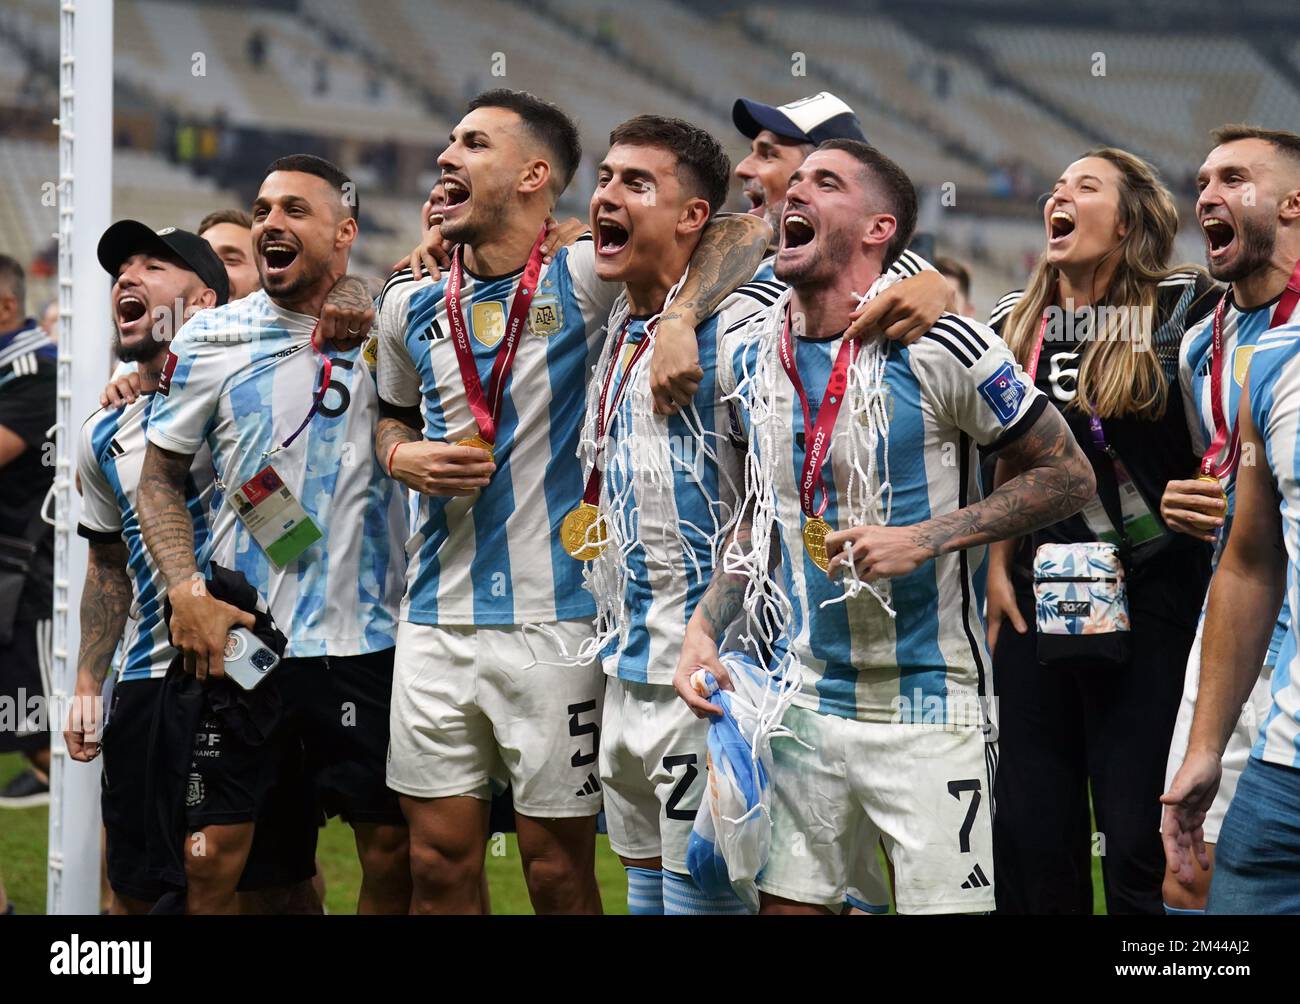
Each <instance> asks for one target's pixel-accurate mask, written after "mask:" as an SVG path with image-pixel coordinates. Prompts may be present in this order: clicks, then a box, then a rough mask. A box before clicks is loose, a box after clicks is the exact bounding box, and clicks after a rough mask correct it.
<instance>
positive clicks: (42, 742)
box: [0, 619, 63, 753]
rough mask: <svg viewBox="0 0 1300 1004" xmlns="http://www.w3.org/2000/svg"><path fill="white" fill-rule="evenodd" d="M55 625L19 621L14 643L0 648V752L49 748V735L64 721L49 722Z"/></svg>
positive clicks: (42, 621)
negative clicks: (47, 697)
mask: <svg viewBox="0 0 1300 1004" xmlns="http://www.w3.org/2000/svg"><path fill="white" fill-rule="evenodd" d="M53 627H54V622H53V621H50V620H48V619H47V620H39V621H34V620H20V621H18V622H16V623H15V624H14V636H13V640H12V641H11V642H10V643H9V644H8V645H7V646H6V647H4V648H0V753H36V752H38V751H39V750H43V749H48V748H49V745H50V733H51V732H62V731H63V722H52V721H49V714H50V709H49V706H48V704H47V702H46V700H45V698H46V695H48V694H49V693H50V689H51V686H50V666H51V665H52V663H51V648H52V646H51V644H50V641H51V638H52V632H53Z"/></svg>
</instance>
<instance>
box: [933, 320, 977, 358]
mask: <svg viewBox="0 0 1300 1004" xmlns="http://www.w3.org/2000/svg"><path fill="white" fill-rule="evenodd" d="M934 328H935V329H937V330H939V331H941V332H943V333H944V334H946V335H951V336H952V337H953V338H955V339H956V340H957V341H959V342H960V343H961V344H962V346H963V347H965V348H966V349H967V350H968V351H969V352H970V354H971V357H972V358H973V359H978V358H979V357H980V356H982V355H983V354H984V350H985V349H987V348H988V346H987V345H984V344H983V343H982V342H980V341H978V340H976V339H973V338H971V336H970V334H969V333H968V332H965V331H962V330H961V328H959V327H957V326H956V325H952V324H945V323H944V318H940V319H939V320H938V321H936V322H935V325H934Z"/></svg>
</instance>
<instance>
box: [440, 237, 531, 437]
mask: <svg viewBox="0 0 1300 1004" xmlns="http://www.w3.org/2000/svg"><path fill="white" fill-rule="evenodd" d="M545 237H546V228H545V227H542V230H541V232H540V233H539V234H538V235H537V240H536V241H534V242H533V250H532V252H531V253H530V254H529V256H528V264H527V265H525V266H524V274H523V275H522V276H521V277H520V279H519V284H518V286H516V287H515V295H514V301H513V302H512V303H511V305H510V316H509V318H508V319H507V320H506V330H505V334H504V335H503V336H502V338H501V347H500V348H499V349H497V355H496V360H495V361H494V362H493V363H492V376H491V378H490V379H489V382H488V390H487V394H486V395H484V393H483V384H482V381H480V380H479V376H478V366H477V364H476V363H475V362H474V350H473V349H472V348H471V347H470V344H469V329H468V328H467V327H466V325H465V315H464V314H463V313H462V312H461V308H460V284H461V275H462V268H461V263H460V258H461V248H460V247H459V246H457V247H456V249H455V250H454V251H453V252H452V254H451V274H450V275H449V276H448V279H447V321H448V323H449V324H450V325H451V336H452V342H453V343H454V344H455V346H456V361H457V363H459V364H460V376H461V380H462V381H463V382H464V384H465V397H466V399H467V400H468V401H469V408H470V411H472V412H473V413H474V420H475V421H476V422H477V423H478V429H479V435H481V436H482V437H483V439H484V440H485V441H486V442H487V443H488V445H490V446H492V445H495V444H496V441H497V422H498V421H499V420H500V418H501V402H502V400H503V399H504V396H505V385H506V380H508V379H509V377H510V369H511V367H512V366H513V365H514V361H515V350H516V349H518V347H519V337H520V334H521V333H522V331H523V328H524V320H525V318H526V317H527V316H528V308H529V306H530V305H531V304H532V302H533V294H534V293H535V292H536V291H537V277H538V275H539V274H540V272H541V270H542V241H543V240H544V239H545Z"/></svg>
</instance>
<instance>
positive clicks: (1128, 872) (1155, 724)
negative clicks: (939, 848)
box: [993, 551, 1209, 914]
mask: <svg viewBox="0 0 1300 1004" xmlns="http://www.w3.org/2000/svg"><path fill="white" fill-rule="evenodd" d="M1159 565H1160V568H1159V569H1158V570H1157V569H1152V570H1151V571H1150V572H1148V573H1147V574H1143V575H1141V577H1140V578H1139V579H1137V580H1136V581H1133V582H1132V583H1131V585H1130V591H1129V614H1130V618H1131V622H1132V633H1131V639H1130V641H1131V649H1130V652H1131V655H1130V659H1129V662H1128V664H1127V665H1123V666H1112V667H1105V666H1099V665H1077V666H1066V667H1062V666H1050V667H1049V666H1043V665H1040V664H1039V662H1038V659H1037V654H1036V649H1035V645H1036V637H1035V632H1034V610H1033V600H1032V596H1031V595H1030V594H1029V592H1028V589H1027V587H1026V588H1020V587H1019V584H1018V589H1017V593H1018V596H1019V600H1020V612H1021V616H1023V617H1024V618H1025V621H1026V623H1027V624H1028V625H1029V631H1028V633H1027V634H1023V635H1021V634H1018V633H1017V632H1016V630H1015V628H1013V627H1011V626H1010V625H1009V624H1004V625H1003V627H1002V631H1001V634H1000V636H999V638H998V646H997V651H996V653H995V654H994V659H993V673H994V687H995V693H996V694H997V696H998V727H999V735H998V753H999V757H998V770H997V777H996V780H995V786H994V792H995V796H996V802H995V806H996V811H995V813H994V817H993V857H994V868H995V872H996V878H995V880H994V881H995V885H996V887H997V905H998V912H999V913H1017V914H1048V913H1051V914H1061V913H1068V914H1091V913H1092V908H1093V902H1092V878H1091V868H1092V860H1093V856H1094V855H1097V856H1099V857H1100V858H1101V864H1102V874H1103V876H1104V879H1105V890H1106V909H1107V911H1108V912H1109V913H1115V914H1119V913H1142V914H1159V913H1162V912H1163V904H1162V900H1161V895H1160V886H1161V883H1162V882H1163V880H1164V871H1165V861H1164V850H1163V848H1162V846H1161V842H1160V834H1159V827H1160V814H1161V806H1160V802H1159V798H1160V795H1161V794H1162V793H1163V791H1164V780H1165V765H1166V761H1167V758H1168V755H1169V742H1170V738H1171V736H1172V734H1173V729H1174V720H1175V718H1176V717H1177V714H1178V704H1179V701H1180V699H1181V696H1182V691H1183V677H1184V674H1185V671H1186V666H1187V654H1188V651H1189V649H1190V648H1191V645H1192V641H1193V638H1194V637H1195V628H1196V620H1197V617H1198V615H1199V611H1200V607H1201V603H1202V601H1203V598H1204V594H1205V587H1206V585H1207V583H1208V579H1209V568H1208V562H1207V561H1206V560H1205V555H1204V554H1203V553H1201V552H1200V551H1195V552H1191V553H1186V554H1179V555H1174V556H1171V557H1169V558H1162V559H1160V561H1159ZM1090 788H1091V793H1092V805H1093V810H1094V811H1095V813H1096V824H1097V826H1096V832H1095V834H1094V832H1093V828H1092V826H1091V824H1090V819H1089V812H1088V795H1089V789H1090Z"/></svg>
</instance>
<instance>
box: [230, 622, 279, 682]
mask: <svg viewBox="0 0 1300 1004" xmlns="http://www.w3.org/2000/svg"><path fill="white" fill-rule="evenodd" d="M279 662H280V657H279V656H278V655H276V654H275V653H274V652H272V651H271V650H270V649H269V648H267V647H266V646H265V645H263V644H262V642H261V640H260V639H259V638H258V637H257V635H255V634H253V632H252V631H249V630H248V628H233V629H232V630H231V632H230V633H229V634H228V635H226V652H225V664H226V675H227V676H228V677H230V678H231V679H232V680H234V681H235V682H236V683H237V684H239V685H240V686H241V687H243V688H244V689H245V690H252V689H253V688H254V687H256V686H257V685H258V684H259V683H261V682H262V681H263V680H265V679H266V676H267V674H268V673H270V672H271V670H273V669H275V667H276V666H277V665H278V664H279Z"/></svg>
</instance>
